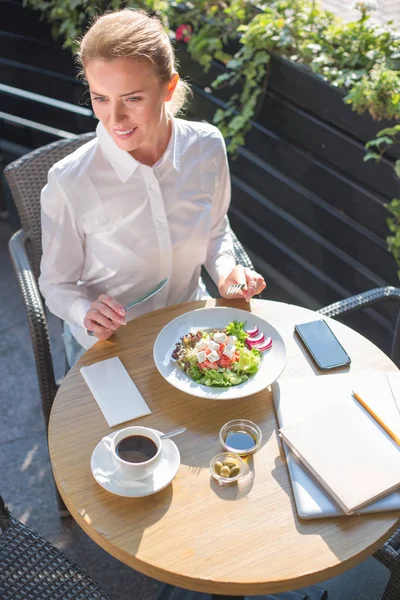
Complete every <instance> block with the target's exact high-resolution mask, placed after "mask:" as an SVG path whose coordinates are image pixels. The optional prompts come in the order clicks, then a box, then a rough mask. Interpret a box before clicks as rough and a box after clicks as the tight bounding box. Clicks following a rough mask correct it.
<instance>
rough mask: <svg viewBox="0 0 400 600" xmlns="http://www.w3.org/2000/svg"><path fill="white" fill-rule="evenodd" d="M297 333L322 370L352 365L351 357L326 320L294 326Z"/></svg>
mask: <svg viewBox="0 0 400 600" xmlns="http://www.w3.org/2000/svg"><path fill="white" fill-rule="evenodd" d="M294 328H295V331H296V333H297V334H298V335H299V337H300V339H301V340H302V342H303V343H304V345H305V346H306V348H307V349H308V351H309V352H310V354H311V356H312V357H313V359H314V360H315V362H316V363H317V365H318V367H319V368H320V369H335V368H337V367H343V366H345V365H348V364H350V357H349V355H348V354H347V352H346V351H345V350H344V348H343V346H342V345H341V344H340V342H339V341H338V339H337V338H336V337H335V335H334V334H333V332H332V330H331V329H330V327H329V325H328V324H327V323H326V321H324V320H322V319H321V320H319V321H311V322H310V323H302V324H301V325H295V326H294Z"/></svg>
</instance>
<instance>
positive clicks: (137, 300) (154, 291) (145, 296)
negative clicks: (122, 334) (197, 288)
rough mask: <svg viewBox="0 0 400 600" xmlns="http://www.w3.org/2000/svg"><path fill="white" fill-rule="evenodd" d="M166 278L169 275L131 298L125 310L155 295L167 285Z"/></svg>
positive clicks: (91, 332)
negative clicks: (143, 292)
mask: <svg viewBox="0 0 400 600" xmlns="http://www.w3.org/2000/svg"><path fill="white" fill-rule="evenodd" d="M168 280H169V277H166V278H165V279H163V280H162V281H159V282H158V283H157V285H155V286H154V287H153V288H151V290H149V291H148V292H146V293H145V294H143V296H139V297H138V298H135V300H132V302H130V303H129V304H127V305H126V306H124V308H125V310H126V312H128V310H131V308H133V307H134V306H137V305H138V304H141V303H142V302H144V301H145V300H148V298H151V297H152V296H155V294H157V293H158V292H160V291H161V290H162V289H163V287H164V286H165V285H167V283H168ZM88 334H89V335H94V334H95V332H94V331H89V330H88Z"/></svg>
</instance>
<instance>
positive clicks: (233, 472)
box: [230, 465, 240, 477]
mask: <svg viewBox="0 0 400 600" xmlns="http://www.w3.org/2000/svg"><path fill="white" fill-rule="evenodd" d="M239 473H240V467H238V466H237V465H235V466H234V467H232V469H231V474H230V477H236V475H239Z"/></svg>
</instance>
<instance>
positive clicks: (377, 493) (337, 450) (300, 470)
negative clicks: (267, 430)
mask: <svg viewBox="0 0 400 600" xmlns="http://www.w3.org/2000/svg"><path fill="white" fill-rule="evenodd" d="M387 375H388V377H387V376H386V374H385V373H383V372H366V373H360V374H357V373H356V374H352V373H344V374H335V375H321V376H319V377H307V378H296V379H288V380H282V381H277V382H275V383H274V384H273V386H272V391H273V396H274V402H275V406H276V410H277V415H278V420H279V424H280V427H281V430H282V434H283V436H282V437H283V438H284V440H285V441H286V443H287V445H290V446H291V447H292V449H293V450H295V453H296V454H297V456H300V457H301V461H300V460H299V459H298V458H296V457H295V456H294V455H293V454H292V452H290V451H289V450H288V448H287V446H286V445H285V452H286V456H287V462H288V469H289V474H290V478H291V481H292V487H293V492H294V496H295V501H296V506H297V510H298V513H299V516H300V517H301V518H306V519H307V518H317V517H329V516H333V515H340V514H342V515H343V514H346V513H350V512H377V511H381V510H399V509H400V492H399V491H396V492H393V493H391V494H389V495H387V494H388V492H390V490H392V489H395V488H398V487H399V486H400V447H399V446H398V445H397V444H396V443H395V442H393V440H392V438H391V437H390V436H389V435H388V434H387V433H386V432H385V431H384V430H383V429H382V428H381V427H380V426H379V425H378V424H377V423H376V421H375V420H374V419H373V418H372V417H371V416H370V415H369V413H368V412H367V411H366V410H365V409H364V408H363V407H362V406H361V405H360V404H359V403H358V402H357V401H356V400H355V399H354V398H353V396H352V394H351V390H352V389H354V391H357V393H358V394H359V395H360V396H361V397H362V398H363V399H364V400H365V401H366V402H368V403H369V404H370V406H371V407H372V408H373V409H374V410H375V412H376V413H377V414H378V415H379V416H380V418H381V419H382V420H383V421H384V422H387V423H390V426H391V428H392V429H393V430H394V431H395V432H397V433H398V434H400V410H399V406H398V405H397V403H396V400H395V398H394V394H393V393H392V388H393V390H398V391H399V390H400V373H393V374H392V373H390V374H387ZM397 386H398V387H397ZM397 397H398V398H400V397H399V396H397ZM305 465H307V466H305ZM311 473H313V475H312V474H311ZM318 482H319V483H318ZM382 496H384V497H382ZM381 497H382V499H380V500H378V501H376V502H373V499H377V498H381ZM371 502H373V503H372V504H371Z"/></svg>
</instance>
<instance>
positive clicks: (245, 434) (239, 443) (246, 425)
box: [219, 419, 262, 456]
mask: <svg viewBox="0 0 400 600" xmlns="http://www.w3.org/2000/svg"><path fill="white" fill-rule="evenodd" d="M234 434H237V435H236V436H235V435H234ZM250 438H251V440H250ZM219 439H220V442H221V444H222V446H223V447H224V448H225V449H226V450H228V452H233V453H235V454H238V455H240V456H247V455H248V454H253V453H254V452H255V451H256V450H258V448H259V447H260V444H261V440H262V432H261V429H260V428H259V426H258V425H256V424H255V423H253V421H246V419H235V420H233V421H228V423H225V425H223V426H222V427H221V430H220V432H219ZM246 440H248V441H249V445H248V446H247V447H246Z"/></svg>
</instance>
